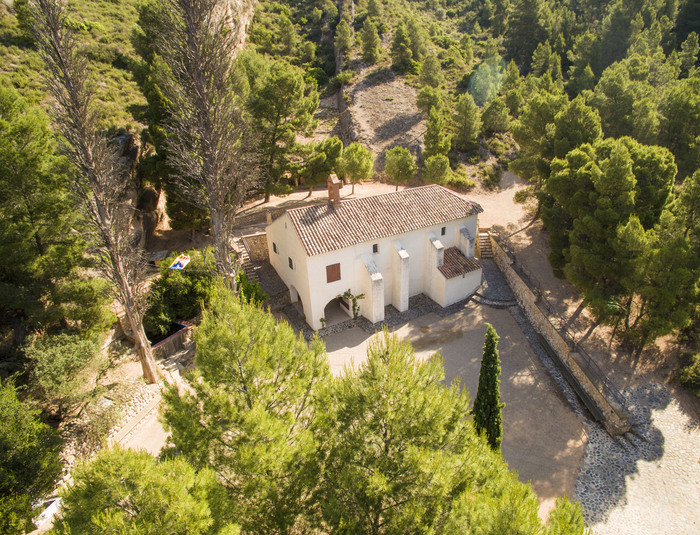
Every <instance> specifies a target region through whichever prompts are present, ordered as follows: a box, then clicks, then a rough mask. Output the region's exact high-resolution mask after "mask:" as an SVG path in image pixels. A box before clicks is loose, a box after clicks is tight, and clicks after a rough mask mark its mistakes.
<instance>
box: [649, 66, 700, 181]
mask: <svg viewBox="0 0 700 535" xmlns="http://www.w3.org/2000/svg"><path fill="white" fill-rule="evenodd" d="M659 108H660V111H661V115H662V118H661V125H660V132H659V141H660V143H661V144H662V145H663V146H664V147H667V148H668V149H670V151H671V152H672V153H673V155H674V156H675V157H676V161H677V162H678V169H679V172H680V175H681V177H685V176H689V175H692V174H693V172H694V171H695V170H696V169H697V168H698V166H699V165H700V143H699V141H700V78H697V77H693V78H688V79H686V80H681V81H679V82H678V83H676V84H671V85H670V86H669V87H668V88H667V89H666V91H664V94H663V98H662V99H661V100H660V103H659Z"/></svg>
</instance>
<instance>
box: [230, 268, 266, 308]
mask: <svg viewBox="0 0 700 535" xmlns="http://www.w3.org/2000/svg"><path fill="white" fill-rule="evenodd" d="M236 283H238V290H239V292H240V293H239V294H238V295H239V296H240V298H241V299H242V300H243V302H245V303H253V304H255V305H258V304H260V303H262V302H264V301H266V300H267V298H268V295H267V294H266V293H265V292H263V289H262V288H261V287H260V285H259V284H258V281H256V280H252V281H251V280H249V279H248V277H247V276H246V274H245V273H244V272H243V271H239V272H238V275H236Z"/></svg>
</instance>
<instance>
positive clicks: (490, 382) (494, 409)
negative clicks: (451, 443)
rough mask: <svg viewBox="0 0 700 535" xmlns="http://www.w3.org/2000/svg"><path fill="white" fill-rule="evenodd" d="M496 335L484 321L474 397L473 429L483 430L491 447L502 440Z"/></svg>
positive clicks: (499, 364) (478, 431)
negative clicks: (484, 335)
mask: <svg viewBox="0 0 700 535" xmlns="http://www.w3.org/2000/svg"><path fill="white" fill-rule="evenodd" d="M498 338H499V337H498V334H497V333H496V329H494V328H493V326H492V325H491V324H489V323H487V324H486V338H485V339H484V354H483V356H482V358H481V368H480V369H479V386H478V387H477V390H476V397H475V398H474V407H473V408H472V414H473V415H474V428H475V429H476V432H477V433H479V434H481V433H484V435H485V436H486V441H487V442H488V443H489V446H491V448H492V449H494V450H496V451H498V450H500V449H501V441H502V440H503V418H502V417H501V410H502V409H503V407H504V406H505V405H504V404H503V403H501V392H500V385H501V360H500V358H499V356H498Z"/></svg>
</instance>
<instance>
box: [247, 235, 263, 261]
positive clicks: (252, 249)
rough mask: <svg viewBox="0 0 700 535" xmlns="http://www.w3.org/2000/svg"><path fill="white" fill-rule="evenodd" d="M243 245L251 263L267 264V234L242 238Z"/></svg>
mask: <svg viewBox="0 0 700 535" xmlns="http://www.w3.org/2000/svg"><path fill="white" fill-rule="evenodd" d="M243 243H244V244H245V247H246V249H247V250H248V256H250V259H251V260H252V261H253V262H267V261H269V260H270V257H269V253H268V250H267V234H266V233H265V232H260V233H258V234H250V235H248V236H243Z"/></svg>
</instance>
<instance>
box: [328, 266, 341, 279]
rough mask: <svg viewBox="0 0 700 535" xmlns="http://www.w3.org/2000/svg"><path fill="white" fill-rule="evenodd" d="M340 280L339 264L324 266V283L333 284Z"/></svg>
mask: <svg viewBox="0 0 700 535" xmlns="http://www.w3.org/2000/svg"><path fill="white" fill-rule="evenodd" d="M339 280H340V264H331V265H330V266H326V282H335V281H339Z"/></svg>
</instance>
